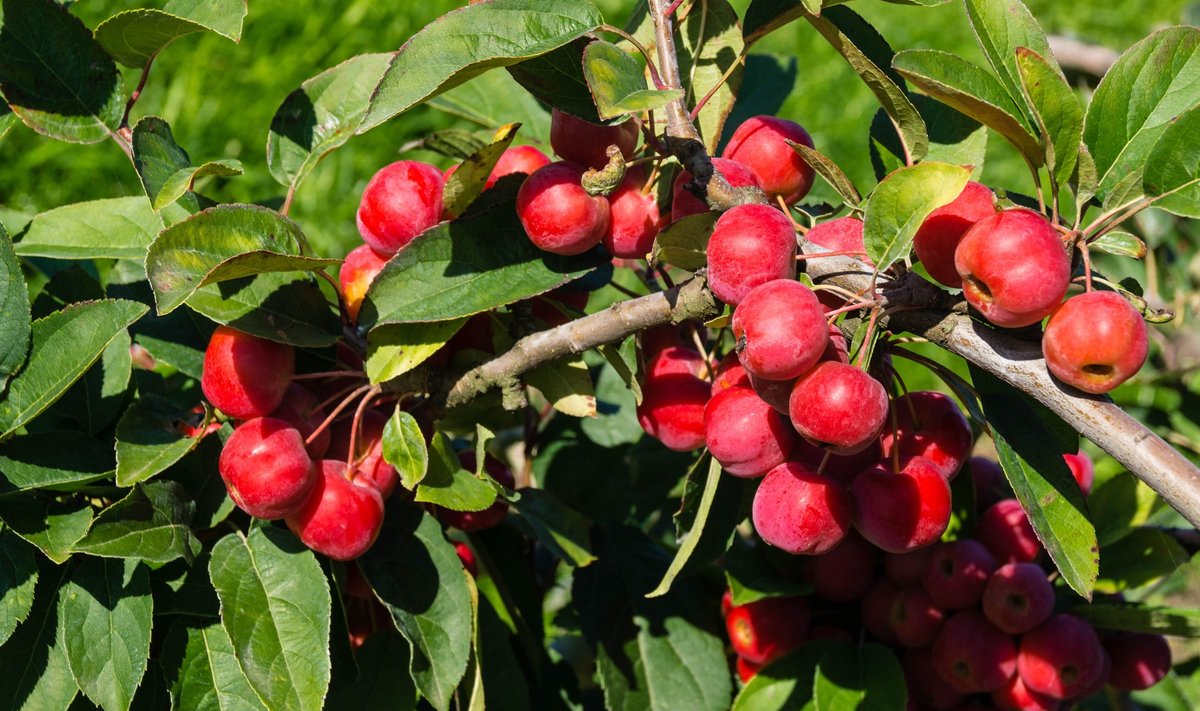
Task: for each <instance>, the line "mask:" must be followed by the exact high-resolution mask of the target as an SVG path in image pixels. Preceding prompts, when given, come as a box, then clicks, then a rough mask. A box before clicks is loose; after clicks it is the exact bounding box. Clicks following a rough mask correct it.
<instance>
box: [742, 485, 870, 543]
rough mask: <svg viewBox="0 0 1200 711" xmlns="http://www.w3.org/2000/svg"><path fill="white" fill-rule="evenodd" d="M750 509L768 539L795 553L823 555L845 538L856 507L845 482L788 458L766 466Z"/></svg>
mask: <svg viewBox="0 0 1200 711" xmlns="http://www.w3.org/2000/svg"><path fill="white" fill-rule="evenodd" d="M750 515H751V519H752V520H753V521H754V530H756V531H758V535H759V536H761V537H762V539H763V540H764V541H766V542H767V543H769V544H770V545H772V546H775V547H776V548H780V549H782V550H785V551H787V552H788V553H791V554H792V555H821V554H822V553H827V552H829V551H830V550H832V549H833V547H834V546H836V545H837V544H838V543H840V542H841V541H842V539H843V538H845V536H846V533H847V532H848V531H849V530H850V520H851V518H852V515H853V513H852V509H851V503H850V497H849V496H848V495H847V494H846V489H845V487H843V486H842V485H841V484H839V483H837V482H836V481H834V480H832V479H829V478H827V477H823V476H821V475H820V474H817V473H815V472H813V471H810V470H809V469H808V468H807V467H805V466H804V465H802V464H798V463H796V462H787V463H784V464H780V465H779V466H777V467H775V468H774V469H772V470H771V471H769V472H767V475H766V476H765V477H764V478H763V480H762V483H761V484H760V485H759V487H758V491H756V492H755V494H754V503H753V505H752V506H751V514H750Z"/></svg>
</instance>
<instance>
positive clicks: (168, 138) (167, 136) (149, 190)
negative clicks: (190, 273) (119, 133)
mask: <svg viewBox="0 0 1200 711" xmlns="http://www.w3.org/2000/svg"><path fill="white" fill-rule="evenodd" d="M130 143H131V145H132V147H133V167H134V168H135V169H136V170H137V173H138V178H139V179H141V181H142V188H143V189H145V191H146V196H147V197H148V198H150V206H151V208H152V209H154V210H161V209H162V208H163V207H165V206H166V205H169V204H170V203H172V202H174V201H175V200H178V199H179V198H180V197H182V193H181V194H179V195H176V196H175V197H174V198H172V199H171V200H169V201H167V202H164V203H162V204H160V200H162V199H164V198H165V197H166V196H167V195H168V192H167V191H166V189H165V188H166V185H167V182H168V181H170V179H171V177H172V176H174V175H175V174H176V173H178V172H180V171H183V170H187V169H188V168H189V167H190V166H191V164H192V159H191V158H190V157H188V154H187V151H185V150H183V148H181V147H180V146H179V144H178V143H176V142H175V136H174V135H173V134H172V133H171V127H170V126H169V125H168V124H167V122H166V121H164V120H163V119H161V118H159V117H157V116H146V117H145V118H143V119H141V120H140V121H138V122H137V124H136V125H135V126H134V127H133V138H132V140H131V141H130ZM184 207H185V209H186V210H187V212H191V213H195V212H198V211H199V210H200V203H199V201H198V200H197V199H196V197H195V196H194V195H193V196H190V197H189V198H188V199H187V201H186V203H185V205H184ZM158 222H159V226H158V227H157V228H156V229H155V230H154V234H157V233H158V232H159V230H161V229H162V218H161V217H160V218H159V220H158ZM151 240H153V235H151ZM149 244H150V240H148V241H147V242H146V246H149ZM144 257H145V253H144V250H143V253H142V254H141V255H140V257H139V258H144Z"/></svg>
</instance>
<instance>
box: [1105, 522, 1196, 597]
mask: <svg viewBox="0 0 1200 711" xmlns="http://www.w3.org/2000/svg"><path fill="white" fill-rule="evenodd" d="M1188 560H1189V557H1188V553H1187V551H1185V550H1184V549H1183V546H1181V545H1180V544H1179V542H1178V541H1176V540H1175V539H1174V538H1173V537H1171V536H1170V535H1169V534H1167V533H1164V532H1163V531H1159V530H1155V529H1153V528H1138V529H1134V530H1133V531H1132V532H1130V533H1129V535H1127V536H1124V537H1123V538H1121V539H1120V540H1119V541H1115V542H1113V543H1110V544H1108V545H1105V546H1103V547H1102V548H1101V549H1100V576H1099V578H1098V579H1097V580H1096V591H1097V592H1101V593H1110V594H1112V593H1119V592H1124V591H1125V590H1130V589H1134V588H1140V587H1142V586H1144V585H1146V584H1148V583H1150V582H1153V581H1154V580H1157V579H1159V578H1161V577H1163V576H1164V575H1169V574H1170V573H1171V572H1173V571H1174V570H1175V569H1176V568H1178V567H1179V566H1181V565H1185V564H1187V562H1188Z"/></svg>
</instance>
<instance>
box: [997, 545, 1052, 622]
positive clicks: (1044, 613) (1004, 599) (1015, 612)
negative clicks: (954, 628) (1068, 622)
mask: <svg viewBox="0 0 1200 711" xmlns="http://www.w3.org/2000/svg"><path fill="white" fill-rule="evenodd" d="M1053 612H1054V588H1053V586H1051V585H1050V581H1049V580H1047V579H1046V573H1045V572H1044V571H1043V570H1042V569H1041V567H1039V566H1037V565H1035V564H1033V563H1006V564H1004V565H1002V566H1000V567H999V568H998V569H997V570H996V572H995V573H993V574H992V577H991V578H990V579H989V580H988V583H987V587H986V588H985V589H984V591H983V614H985V615H987V618H988V619H989V620H991V621H992V624H994V625H996V626H997V627H999V628H1000V629H1002V630H1004V631H1005V632H1007V633H1009V634H1023V633H1025V632H1028V631H1029V630H1031V629H1033V628H1034V627H1037V626H1038V625H1040V624H1042V623H1043V622H1045V621H1046V620H1048V619H1050V615H1051V614H1052V613H1053Z"/></svg>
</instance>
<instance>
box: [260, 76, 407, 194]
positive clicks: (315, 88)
mask: <svg viewBox="0 0 1200 711" xmlns="http://www.w3.org/2000/svg"><path fill="white" fill-rule="evenodd" d="M391 58H392V55H390V54H384V53H380V54H360V55H358V56H357V57H351V58H350V59H347V60H346V61H344V62H342V63H341V64H339V65H337V66H336V67H332V68H330V69H326V70H325V71H323V72H321V73H320V74H318V75H316V76H315V77H312V78H311V79H308V80H306V81H305V82H304V83H303V84H301V85H300V88H299V89H296V90H295V91H293V92H292V93H291V94H288V96H287V98H286V99H284V100H283V103H282V104H280V106H279V108H278V109H277V110H276V111H275V116H274V118H272V119H271V130H270V133H268V134H267V168H268V169H269V170H270V171H271V175H272V176H273V177H274V178H275V179H276V180H278V181H279V182H280V183H281V184H283V185H286V186H288V187H289V188H290V189H292V190H295V189H296V187H297V186H299V185H300V181H302V180H304V178H305V177H306V176H307V175H308V174H309V173H310V172H311V171H312V169H313V168H315V167H316V166H317V163H319V162H320V161H321V159H322V158H324V157H325V156H326V155H328V154H329V153H330V152H331V151H333V150H334V149H336V148H339V147H340V146H342V145H344V144H345V143H346V141H349V140H350V138H351V137H353V136H354V133H355V131H357V130H358V126H359V124H360V123H362V120H363V117H364V116H366V115H367V107H368V105H369V104H370V100H371V93H372V92H373V91H374V90H375V87H376V85H378V84H379V80H380V79H382V78H383V72H384V70H386V69H387V66H388V62H389V61H390V60H391Z"/></svg>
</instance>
